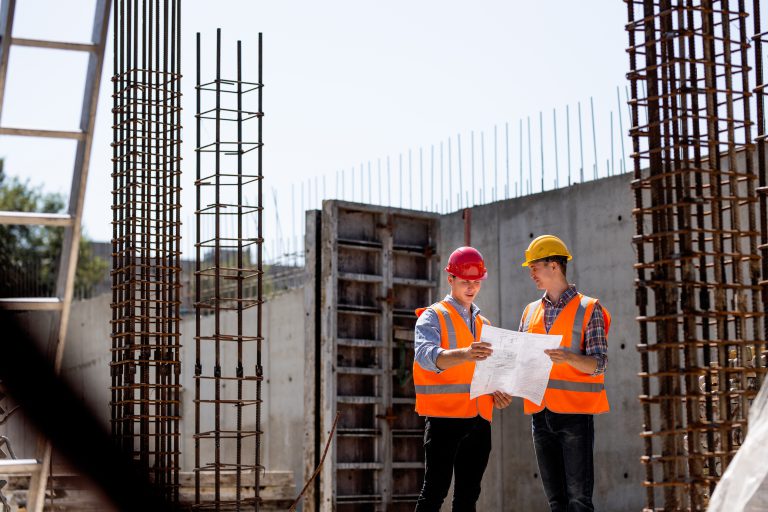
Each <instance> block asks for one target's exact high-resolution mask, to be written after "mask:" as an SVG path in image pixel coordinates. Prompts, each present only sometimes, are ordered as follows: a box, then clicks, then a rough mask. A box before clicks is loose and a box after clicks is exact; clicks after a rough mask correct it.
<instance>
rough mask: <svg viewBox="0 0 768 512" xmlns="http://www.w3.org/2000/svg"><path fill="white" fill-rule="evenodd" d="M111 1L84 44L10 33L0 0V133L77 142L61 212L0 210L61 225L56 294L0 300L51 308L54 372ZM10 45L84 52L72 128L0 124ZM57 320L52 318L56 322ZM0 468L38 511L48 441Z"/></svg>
mask: <svg viewBox="0 0 768 512" xmlns="http://www.w3.org/2000/svg"><path fill="white" fill-rule="evenodd" d="M111 6H112V1H111V0H97V2H96V9H95V13H94V21H93V29H92V32H91V41H90V42H89V43H71V42H60V41H45V40H36V39H24V38H17V37H14V36H13V18H14V14H15V11H16V0H2V5H1V6H0V135H6V136H20V137H43V138H53V139H73V140H76V141H77V150H76V153H75V165H74V171H73V174H72V187H71V191H70V194H69V204H68V207H67V212H66V213H63V214H52V213H29V212H7V211H3V212H0V224H11V225H19V224H27V225H37V226H57V227H63V228H64V240H63V244H62V252H61V257H60V260H59V267H58V274H57V276H58V277H57V281H56V295H55V296H54V297H34V298H31V297H18V298H6V299H0V308H3V309H6V310H16V311H32V312H53V314H54V315H55V320H54V321H53V322H52V323H51V333H50V338H49V339H50V340H51V343H52V349H53V354H54V361H53V362H54V369H55V371H56V373H58V372H59V371H60V369H61V361H62V358H63V356H64V344H65V341H66V333H67V325H68V322H69V311H70V306H71V304H72V294H73V291H74V284H75V269H76V267H77V256H78V247H79V243H80V223H81V220H82V215H83V203H84V199H85V187H86V182H87V177H88V166H89V163H90V154H91V144H92V142H93V131H94V121H95V118H96V105H97V100H98V96H99V86H100V83H101V72H102V67H103V64H104V48H105V44H106V38H107V30H108V28H109V15H110V10H111ZM12 46H27V47H33V48H41V49H48V50H57V51H74V52H87V53H88V55H89V59H88V68H87V76H86V81H85V92H84V95H83V105H82V110H81V114H80V129H79V130H78V131H57V130H40V129H30V128H17V127H8V126H4V125H3V124H2V112H3V100H4V96H5V86H6V78H7V75H8V57H9V54H10V50H11V47H12ZM56 320H57V321H56ZM0 462H2V465H1V466H0V473H3V474H28V475H30V477H31V479H30V489H29V495H28V496H29V497H28V504H27V510H29V511H30V512H41V511H42V510H43V504H44V503H45V488H46V484H47V480H48V479H47V475H48V473H49V471H50V463H51V445H50V442H48V440H46V439H41V440H40V441H39V442H38V448H37V457H36V459H25V460H4V461H0Z"/></svg>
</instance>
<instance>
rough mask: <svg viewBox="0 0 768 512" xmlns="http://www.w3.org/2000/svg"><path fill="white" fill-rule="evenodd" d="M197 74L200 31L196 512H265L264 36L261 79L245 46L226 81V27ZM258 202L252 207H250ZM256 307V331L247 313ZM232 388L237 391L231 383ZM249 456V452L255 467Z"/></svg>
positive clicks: (259, 60)
mask: <svg viewBox="0 0 768 512" xmlns="http://www.w3.org/2000/svg"><path fill="white" fill-rule="evenodd" d="M201 69H202V65H201V41H200V34H198V35H197V87H196V89H197V94H196V99H197V115H196V126H197V149H196V153H197V157H196V164H197V176H196V181H195V187H196V196H197V209H196V218H197V226H196V237H197V238H196V246H195V247H196V262H195V312H196V335H195V347H196V349H195V351H196V355H195V504H194V507H195V508H196V509H199V510H244V509H246V508H247V509H252V510H259V507H260V503H261V499H260V497H259V482H260V472H261V470H262V469H263V467H262V466H261V462H260V461H261V452H260V450H261V401H262V400H261V381H262V378H263V371H262V369H261V343H262V341H263V337H262V331H261V320H262V317H261V306H262V303H263V287H262V277H263V269H262V245H263V236H262V231H261V225H262V224H261V223H262V177H263V176H262V167H261V166H262V161H261V147H262V142H261V117H262V114H261V112H262V110H261V108H262V106H261V90H262V85H261V84H262V77H261V35H259V48H258V81H257V82H246V81H244V80H243V73H242V45H241V43H240V42H239V41H238V43H237V55H236V78H235V79H229V78H223V77H222V70H221V30H218V31H217V35H216V76H215V79H214V80H212V81H209V82H203V81H202V71H201ZM253 92H255V93H256V94H255V95H254V94H248V93H253ZM253 96H256V99H255V100H254V99H253V98H252V97H253ZM254 101H255V102H256V103H257V104H256V105H255V108H251V109H248V108H247V104H248V103H251V104H253V103H254ZM211 103H212V104H213V106H212V107H211V106H210V104H211ZM251 120H255V121H256V122H255V123H249V122H248V121H251ZM205 124H208V125H209V126H211V127H212V128H213V129H212V130H210V129H208V130H207V133H211V131H212V132H213V134H214V135H213V140H208V141H203V140H202V135H201V134H202V133H203V132H206V129H205ZM253 125H255V127H254V126H253ZM246 133H249V134H252V135H255V138H256V141H255V142H248V141H247V140H246V138H245V137H246ZM232 157H234V158H232ZM254 196H255V199H256V204H253V203H252V202H251V201H252V200H253V198H254ZM228 218H232V219H233V222H230V221H227V220H226V219H228ZM253 228H255V229H256V230H257V232H256V234H255V236H254V235H253ZM252 308H253V309H255V313H256V314H255V319H254V320H255V325H254V322H253V321H249V319H248V318H247V317H246V311H249V310H251V309H252ZM251 365H253V366H251ZM247 367H248V368H253V371H249V370H248V369H247ZM229 383H231V384H233V385H234V386H230V387H227V384H229ZM230 412H231V414H230ZM246 413H247V414H246ZM207 441H211V442H212V443H211V444H209V443H207ZM247 452H251V453H252V454H253V460H252V461H251V458H250V457H249V456H247ZM205 474H210V475H212V476H213V479H212V483H211V484H210V485H211V486H212V487H213V490H212V493H204V492H203V490H202V484H201V481H202V477H203V476H204V475H205ZM225 476H226V477H232V478H234V490H233V492H232V493H231V494H227V493H225V492H224V491H223V487H224V486H225V484H224V477H225ZM247 476H251V477H252V478H253V481H254V483H253V488H252V489H248V488H247V487H246V486H245V484H244V483H243V482H244V481H245V480H246V478H245V477H247Z"/></svg>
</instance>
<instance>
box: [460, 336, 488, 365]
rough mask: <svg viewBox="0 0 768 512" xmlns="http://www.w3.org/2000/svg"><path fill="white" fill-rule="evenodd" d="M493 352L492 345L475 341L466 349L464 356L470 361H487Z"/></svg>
mask: <svg viewBox="0 0 768 512" xmlns="http://www.w3.org/2000/svg"><path fill="white" fill-rule="evenodd" d="M492 352H493V349H491V344H490V343H486V342H485V341H475V342H473V343H472V344H471V345H470V346H468V347H467V348H465V349H464V354H465V355H466V356H467V359H468V360H470V361H485V360H486V359H487V358H488V356H490V355H491V353H492Z"/></svg>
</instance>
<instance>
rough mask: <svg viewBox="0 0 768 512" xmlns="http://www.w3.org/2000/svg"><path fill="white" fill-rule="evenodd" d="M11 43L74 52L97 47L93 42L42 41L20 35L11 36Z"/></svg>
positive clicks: (86, 50)
mask: <svg viewBox="0 0 768 512" xmlns="http://www.w3.org/2000/svg"><path fill="white" fill-rule="evenodd" d="M11 44H13V45H16V46H31V47H33V48H48V49H51V50H72V51H76V52H95V51H96V50H97V49H98V48H97V47H96V45H95V44H88V43H67V42H64V41H43V40H42V39H25V38H22V37H14V38H12V39H11Z"/></svg>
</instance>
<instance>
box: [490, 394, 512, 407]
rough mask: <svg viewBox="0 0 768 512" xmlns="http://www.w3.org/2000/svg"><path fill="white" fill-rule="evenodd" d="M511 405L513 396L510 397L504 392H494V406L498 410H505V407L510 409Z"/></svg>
mask: <svg viewBox="0 0 768 512" xmlns="http://www.w3.org/2000/svg"><path fill="white" fill-rule="evenodd" d="M511 403H512V395H508V394H506V393H505V392H503V391H494V392H493V405H495V406H496V408H497V409H503V408H505V407H508V406H509V404H511Z"/></svg>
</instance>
